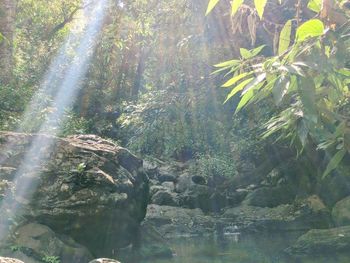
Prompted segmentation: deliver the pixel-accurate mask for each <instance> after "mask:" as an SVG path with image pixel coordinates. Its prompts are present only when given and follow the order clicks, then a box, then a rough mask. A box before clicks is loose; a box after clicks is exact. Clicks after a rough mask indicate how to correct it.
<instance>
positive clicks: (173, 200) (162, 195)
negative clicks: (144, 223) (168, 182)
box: [151, 190, 179, 206]
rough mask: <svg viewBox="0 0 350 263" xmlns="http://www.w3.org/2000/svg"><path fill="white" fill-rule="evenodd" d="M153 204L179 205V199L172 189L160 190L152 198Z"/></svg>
mask: <svg viewBox="0 0 350 263" xmlns="http://www.w3.org/2000/svg"><path fill="white" fill-rule="evenodd" d="M151 203H152V204H156V205H168V206H178V205H179V201H178V198H177V195H176V194H175V193H172V192H170V191H167V190H166V191H162V190H160V191H158V192H156V193H155V194H154V195H153V196H152V199H151Z"/></svg>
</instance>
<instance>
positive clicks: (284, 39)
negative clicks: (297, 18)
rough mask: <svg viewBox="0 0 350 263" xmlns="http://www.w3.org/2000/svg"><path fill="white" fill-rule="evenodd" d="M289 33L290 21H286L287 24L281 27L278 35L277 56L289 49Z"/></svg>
mask: <svg viewBox="0 0 350 263" xmlns="http://www.w3.org/2000/svg"><path fill="white" fill-rule="evenodd" d="M291 33H292V20H288V21H287V23H286V24H285V25H284V26H283V28H282V31H281V34H280V40H279V46H278V55H282V54H283V53H284V52H285V51H286V50H287V49H288V48H289V45H290V37H291Z"/></svg>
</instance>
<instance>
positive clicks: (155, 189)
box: [149, 185, 168, 198]
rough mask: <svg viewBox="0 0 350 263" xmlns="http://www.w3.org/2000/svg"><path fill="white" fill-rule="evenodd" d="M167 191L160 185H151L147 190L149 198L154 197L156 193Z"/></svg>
mask: <svg viewBox="0 0 350 263" xmlns="http://www.w3.org/2000/svg"><path fill="white" fill-rule="evenodd" d="M167 190H168V189H167V188H166V187H164V186H162V185H152V186H151V187H150V190H149V194H150V197H151V198H152V196H154V195H155V194H156V193H157V192H158V191H167Z"/></svg>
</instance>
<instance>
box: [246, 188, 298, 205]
mask: <svg viewBox="0 0 350 263" xmlns="http://www.w3.org/2000/svg"><path fill="white" fill-rule="evenodd" d="M295 196H296V194H295V190H294V189H293V188H292V187H290V186H288V185H287V186H274V187H261V188H258V189H256V190H254V191H253V192H251V193H249V194H248V196H247V197H246V199H245V200H244V203H245V204H246V205H251V206H259V207H276V206H278V205H282V204H291V203H293V201H294V199H295Z"/></svg>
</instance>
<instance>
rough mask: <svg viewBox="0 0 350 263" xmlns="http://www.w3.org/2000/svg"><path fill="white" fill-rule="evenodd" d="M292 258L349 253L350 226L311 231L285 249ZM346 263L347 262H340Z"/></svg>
mask: <svg viewBox="0 0 350 263" xmlns="http://www.w3.org/2000/svg"><path fill="white" fill-rule="evenodd" d="M287 252H288V253H289V254H291V255H293V256H314V255H326V256H330V255H337V254H339V253H347V254H349V252H350V226H344V227H338V228H331V229H312V230H310V231H308V232H307V233H306V234H304V235H302V236H301V237H300V238H299V239H298V240H297V241H296V243H295V244H294V245H293V246H291V247H290V248H288V249H287ZM342 262H348V261H342Z"/></svg>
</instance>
